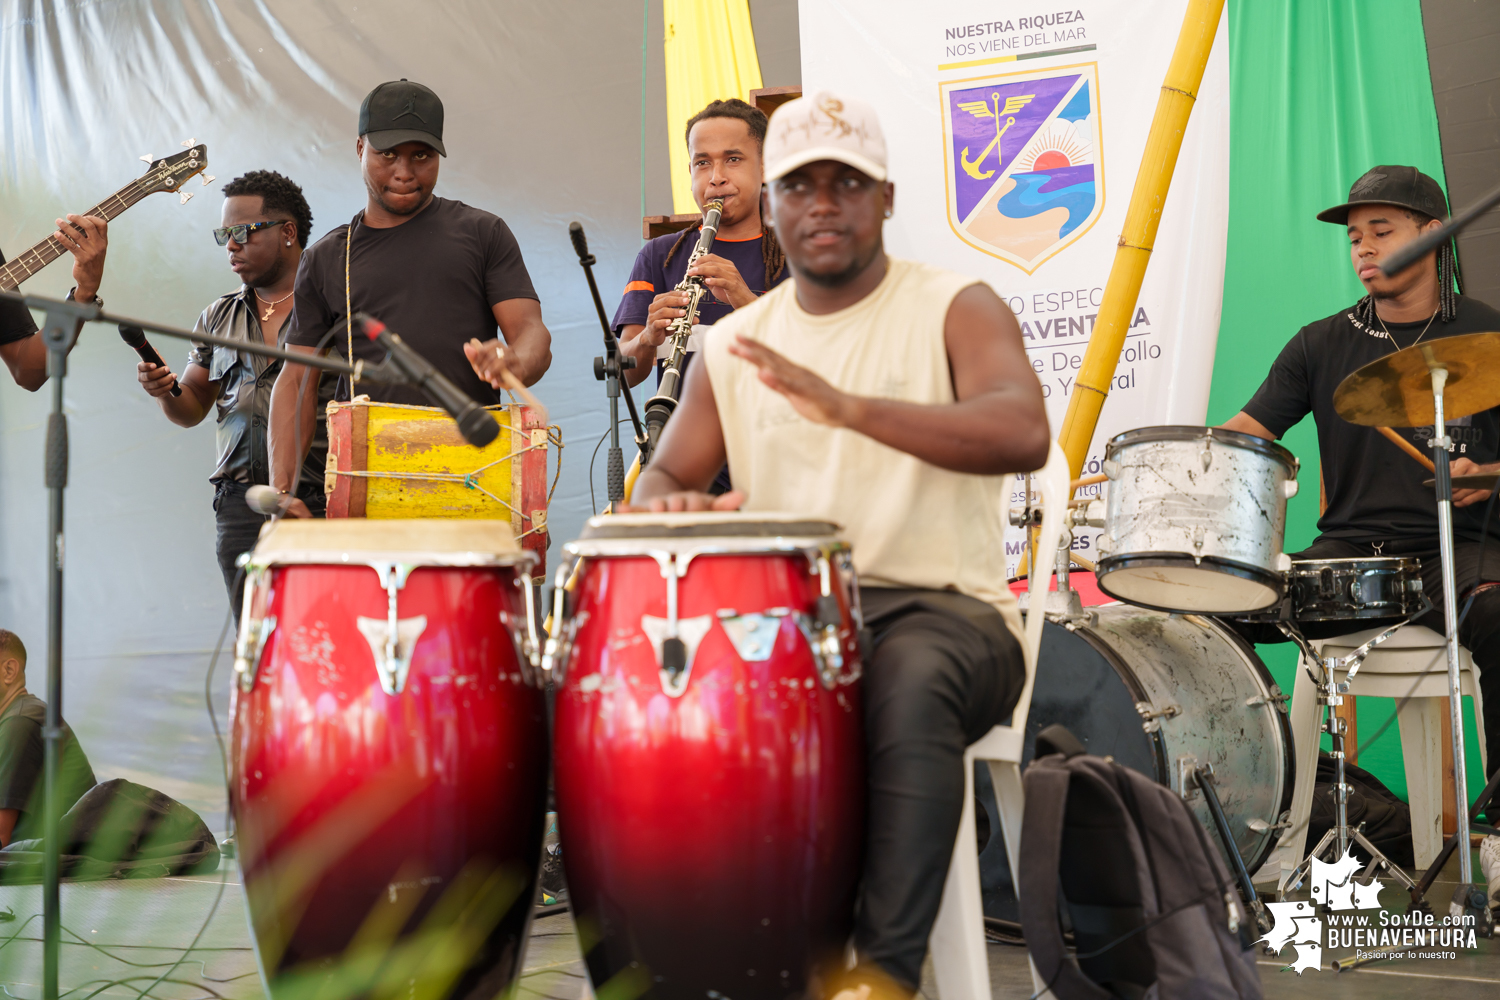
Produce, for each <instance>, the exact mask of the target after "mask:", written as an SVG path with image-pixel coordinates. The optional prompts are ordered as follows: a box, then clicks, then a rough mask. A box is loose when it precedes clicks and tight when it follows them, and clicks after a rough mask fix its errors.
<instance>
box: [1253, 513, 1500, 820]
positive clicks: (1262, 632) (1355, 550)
mask: <svg viewBox="0 0 1500 1000" xmlns="http://www.w3.org/2000/svg"><path fill="white" fill-rule="evenodd" d="M1480 548H1481V546H1480V543H1479V542H1467V541H1462V540H1460V541H1458V542H1457V543H1456V544H1455V545H1454V546H1453V564H1454V574H1453V578H1454V581H1455V582H1456V583H1457V584H1458V607H1457V612H1458V614H1460V615H1462V614H1463V612H1464V604H1465V602H1466V600H1467V598H1468V596H1469V594H1470V593H1471V592H1473V591H1474V589H1475V587H1477V586H1478V585H1480V584H1484V583H1500V540H1497V539H1491V540H1490V543H1489V544H1488V545H1485V546H1483V548H1484V553H1483V557H1484V566H1483V567H1481V566H1480V564H1479V560H1480V551H1479V550H1480ZM1374 556H1404V557H1406V558H1415V559H1420V560H1421V561H1422V589H1423V591H1424V592H1425V593H1426V594H1427V596H1428V598H1429V599H1431V601H1432V606H1433V607H1432V611H1430V612H1428V613H1427V614H1425V615H1423V616H1422V617H1421V618H1419V619H1417V623H1418V624H1420V625H1425V626H1426V627H1427V628H1430V629H1432V630H1433V631H1434V632H1437V633H1438V634H1439V635H1441V634H1443V632H1444V625H1443V601H1444V598H1445V597H1446V595H1445V594H1444V593H1443V567H1442V561H1441V559H1440V558H1439V555H1438V548H1437V539H1436V538H1433V539H1431V540H1428V539H1400V538H1396V539H1391V540H1390V541H1387V542H1384V543H1381V544H1379V546H1378V551H1377V547H1376V546H1374V545H1371V544H1370V543H1369V542H1348V541H1344V540H1342V539H1338V538H1321V537H1320V538H1318V539H1317V540H1316V541H1314V542H1313V543H1312V545H1311V546H1310V547H1309V548H1307V549H1306V550H1304V551H1302V552H1297V553H1293V555H1292V558H1293V559H1294V560H1295V559H1369V558H1372V557H1374ZM1225 624H1227V625H1229V626H1230V627H1231V628H1233V629H1235V630H1236V631H1238V632H1239V633H1240V634H1241V635H1243V636H1245V638H1247V639H1249V640H1250V641H1251V642H1287V641H1288V640H1287V638H1286V636H1284V635H1282V634H1281V631H1280V630H1279V629H1277V628H1276V627H1275V626H1273V625H1263V624H1259V623H1256V624H1250V623H1246V622H1232V621H1226V622H1225ZM1369 627H1370V623H1368V622H1350V623H1349V627H1348V628H1345V629H1342V630H1341V631H1334V630H1332V629H1330V628H1328V627H1327V625H1326V624H1325V626H1324V628H1323V629H1322V630H1321V631H1320V633H1319V636H1318V637H1319V638H1331V637H1332V636H1334V635H1347V634H1349V633H1350V632H1363V631H1364V630H1365V629H1367V628H1369ZM1458 641H1459V643H1460V644H1461V645H1462V646H1463V647H1464V648H1465V649H1467V650H1468V651H1469V654H1470V655H1471V656H1472V657H1473V658H1474V665H1475V666H1476V667H1478V668H1479V691H1480V694H1481V695H1482V696H1483V698H1484V739H1485V748H1486V758H1487V763H1488V765H1489V767H1488V769H1487V770H1488V771H1489V773H1488V774H1486V775H1485V777H1486V778H1490V777H1493V776H1494V774H1495V771H1496V769H1497V768H1500V587H1490V588H1486V589H1483V590H1480V591H1478V593H1475V594H1474V603H1473V605H1472V606H1471V607H1470V608H1469V613H1468V615H1467V616H1466V617H1465V618H1464V620H1463V624H1461V625H1460V626H1459V629H1458ZM1489 815H1491V816H1493V815H1494V812H1493V811H1491V812H1490V813H1489Z"/></svg>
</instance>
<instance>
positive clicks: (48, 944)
mask: <svg viewBox="0 0 1500 1000" xmlns="http://www.w3.org/2000/svg"><path fill="white" fill-rule="evenodd" d="M0 299H6V300H10V301H15V302H21V303H24V304H25V305H26V306H27V308H30V309H35V310H38V311H41V312H45V313H46V319H45V320H44V321H43V324H42V329H41V334H40V335H41V338H42V343H43V344H44V345H46V348H47V376H48V378H50V379H51V380H52V412H51V414H50V415H49V416H48V418H47V446H46V475H45V483H46V487H47V493H48V496H47V553H48V554H47V720H46V723H45V725H43V727H42V789H43V791H42V810H43V815H42V997H43V998H44V1000H57V996H58V986H57V971H58V955H59V949H60V945H61V942H62V933H61V932H62V913H61V909H60V889H59V877H60V874H61V872H60V847H61V845H60V844H59V842H58V835H59V826H60V822H61V818H62V816H61V810H59V809H58V806H59V805H60V802H59V801H58V787H57V779H58V773H59V764H60V761H59V759H58V754H59V751H60V749H61V747H60V743H61V740H62V643H63V557H64V551H65V550H64V543H63V539H64V535H63V491H64V490H65V489H66V488H67V485H68V418H67V415H66V414H65V413H64V412H63V380H64V378H66V377H67V374H68V352H69V351H71V350H72V349H73V345H74V344H75V343H77V341H78V334H79V333H80V332H81V331H82V329H83V324H84V323H123V324H126V325H130V326H138V327H141V328H142V329H146V330H151V331H152V332H154V333H160V334H163V335H165V336H168V337H178V338H181V339H183V340H197V341H202V342H205V343H209V344H217V345H220V346H223V347H232V348H234V349H235V350H239V351H245V352H248V353H250V354H259V355H262V356H264V357H268V358H280V359H282V360H283V361H291V362H294V363H296V364H299V365H307V366H308V367H311V368H321V369H323V370H324V371H332V372H338V373H339V374H341V375H348V376H349V377H350V380H351V381H358V380H359V379H360V378H361V377H362V376H363V375H365V374H367V373H368V374H369V375H370V376H371V377H375V376H376V375H377V374H378V376H379V378H380V380H381V381H404V380H405V379H404V377H403V376H402V375H401V374H400V373H398V372H396V371H394V370H393V368H392V366H391V365H390V364H389V363H388V362H382V363H381V364H380V365H377V366H372V367H370V368H369V369H368V372H367V371H366V368H365V364H364V362H363V361H356V362H355V363H354V364H352V365H349V364H345V363H344V362H342V361H333V360H330V359H328V358H323V357H318V356H316V355H309V354H296V353H293V352H291V351H283V350H281V349H280V348H276V347H270V346H268V345H264V344H254V343H250V342H249V341H243V340H230V339H228V338H227V337H214V336H209V335H207V334H202V333H194V332H193V331H191V330H183V329H180V328H177V327H170V326H162V325H160V324H157V323H147V322H145V321H143V320H138V319H130V318H129V317H126V316H116V315H114V314H112V313H106V312H104V311H103V310H102V309H100V308H99V307H98V306H97V305H91V304H89V303H84V302H72V301H69V300H66V299H53V298H47V297H45V296H41V295H22V294H21V293H19V292H7V291H0ZM393 376H394V377H393Z"/></svg>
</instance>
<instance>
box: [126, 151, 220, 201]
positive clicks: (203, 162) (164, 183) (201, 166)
mask: <svg viewBox="0 0 1500 1000" xmlns="http://www.w3.org/2000/svg"><path fill="white" fill-rule="evenodd" d="M183 145H184V146H187V147H188V148H187V149H185V150H184V151H182V152H181V153H174V154H172V155H171V156H164V157H162V158H161V159H156V158H154V157H151V156H149V155H147V156H143V157H141V159H143V160H145V161H146V162H147V163H148V164H150V165H149V166H148V167H147V168H146V176H144V177H142V178H141V179H140V180H139V181H137V182H136V183H138V184H140V185H142V186H143V187H144V190H143V192H142V193H143V194H155V193H156V192H158V191H177V192H180V193H181V196H182V197H181V201H182V203H183V204H187V200H188V199H189V198H191V197H192V195H191V194H190V193H188V192H187V191H183V190H182V188H183V186H184V185H185V184H186V183H187V182H188V181H189V180H190V179H192V178H193V177H195V176H197V175H198V174H201V173H203V172H204V171H205V170H207V169H208V146H206V145H205V144H203V143H201V142H199V141H198V140H196V139H189V140H188V141H187V142H184V143H183ZM211 180H213V178H212V177H207V176H205V177H204V178H203V183H204V184H207V183H208V182H209V181H211Z"/></svg>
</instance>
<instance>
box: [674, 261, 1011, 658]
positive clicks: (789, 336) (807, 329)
mask: <svg viewBox="0 0 1500 1000" xmlns="http://www.w3.org/2000/svg"><path fill="white" fill-rule="evenodd" d="M976 283H977V282H976V279H974V278H969V277H965V276H964V275H961V274H955V273H953V272H952V271H945V270H942V269H941V268H936V267H930V266H928V265H926V264H920V263H916V262H914V261H907V260H897V259H894V258H893V259H891V260H890V261H889V264H888V267H887V270H886V274H885V277H884V278H883V279H882V280H881V282H880V284H879V285H878V286H877V287H876V288H875V290H874V291H873V292H871V293H870V294H869V295H867V296H865V298H863V299H861V300H860V301H859V302H857V303H855V304H854V305H852V306H850V307H849V308H847V309H842V310H840V311H838V312H836V313H831V314H828V315H824V316H814V315H812V314H811V313H808V312H806V311H805V310H804V309H803V308H802V307H801V306H800V305H798V303H797V295H796V282H795V281H787V282H783V283H782V284H781V285H780V286H778V287H777V288H775V289H773V290H772V291H770V292H767V293H766V294H765V295H763V296H762V297H761V298H760V300H759V301H757V302H755V303H753V304H751V305H749V306H746V307H745V308H743V309H737V310H735V311H734V312H732V313H730V314H729V315H728V316H726V317H725V318H724V319H721V320H719V322H718V323H715V324H714V325H713V326H712V327H710V328H709V329H708V331H707V336H706V337H705V344H704V351H703V357H704V359H705V360H706V362H707V365H708V374H709V380H710V382H711V384H712V385H713V391H714V400H715V402H716V403H717V405H718V410H719V422H720V424H721V425H722V426H723V429H724V443H725V446H726V448H727V449H728V453H729V472H730V475H731V477H732V478H733V481H734V488H735V489H737V490H743V491H744V492H745V493H746V494H747V499H746V501H745V505H744V509H745V510H778V511H795V512H796V513H799V514H806V515H808V516H811V517H818V518H823V519H826V520H830V521H836V522H837V523H839V524H841V525H843V526H844V537H845V538H847V539H848V540H849V542H850V543H851V545H852V546H853V549H854V564H855V568H856V569H857V570H858V572H859V580H860V583H861V584H863V585H865V586H875V587H921V588H926V589H931V590H956V591H958V592H960V593H963V594H968V595H969V596H971V597H976V598H978V599H979V600H981V601H984V602H986V603H988V604H990V605H993V606H994V607H995V608H996V610H998V611H999V612H1000V613H1001V615H1002V616H1004V618H1005V622H1006V625H1007V626H1009V627H1010V630H1011V631H1012V632H1013V633H1014V634H1015V635H1016V636H1017V638H1018V639H1019V638H1020V637H1021V635H1022V627H1021V616H1020V613H1019V611H1018V610H1017V607H1016V600H1015V597H1014V596H1013V595H1012V594H1011V592H1010V589H1009V588H1008V587H1007V586H1006V583H1005V538H1004V532H1005V529H1004V525H1003V519H1004V517H1005V507H1004V503H1005V498H1006V496H1007V489H1008V486H1009V484H1008V482H1007V477H1004V476H977V475H972V474H968V473H962V472H950V471H948V470H946V469H941V468H938V467H937V466H935V465H931V464H929V463H927V462H924V461H922V460H921V459H920V458H917V457H916V456H914V455H908V454H906V453H905V452H902V451H897V450H896V449H895V448H891V447H888V446H887V445H884V444H881V443H879V442H878V441H876V440H874V439H873V438H869V437H866V436H865V435H863V434H860V433H858V432H856V431H852V430H846V429H835V428H832V427H827V426H824V425H822V424H817V423H813V422H812V421H810V420H806V419H804V418H803V417H801V416H799V415H798V414H797V412H796V410H794V409H792V405H791V404H790V403H789V402H787V400H786V398H785V397H783V396H782V395H781V394H780V393H778V392H775V391H774V390H772V389H769V388H767V387H766V386H765V384H764V383H762V382H761V381H760V379H759V378H758V377H757V375H756V372H757V369H756V368H755V366H754V365H752V364H750V362H748V361H744V360H742V359H740V358H737V357H735V356H734V355H732V354H730V353H729V345H730V344H731V343H733V341H734V337H735V335H736V334H742V335H744V336H746V337H750V338H753V339H755V340H758V341H761V342H762V343H764V344H765V345H766V346H767V347H770V348H771V349H772V350H774V351H776V352H777V353H779V354H781V355H782V356H783V357H785V358H787V359H788V360H790V361H792V362H794V363H795V364H798V365H801V366H803V367H805V368H808V369H810V370H812V371H814V372H817V373H818V374H819V375H820V376H822V377H823V378H824V379H826V380H827V381H828V382H829V383H831V384H832V385H834V386H836V387H837V388H839V389H842V390H843V391H845V392H849V393H854V394H856V395H861V396H876V397H882V398H886V399H898V400H902V401H905V402H908V403H920V404H925V405H929V406H940V405H943V404H946V403H952V402H954V395H953V383H952V378H951V376H950V374H949V369H948V351H947V346H946V344H945V343H944V340H943V325H944V322H945V320H946V319H947V315H948V306H949V305H950V304H951V303H952V301H953V298H954V296H956V295H957V294H958V293H959V292H960V291H962V290H963V289H965V288H967V287H969V286H970V285H973V284H976Z"/></svg>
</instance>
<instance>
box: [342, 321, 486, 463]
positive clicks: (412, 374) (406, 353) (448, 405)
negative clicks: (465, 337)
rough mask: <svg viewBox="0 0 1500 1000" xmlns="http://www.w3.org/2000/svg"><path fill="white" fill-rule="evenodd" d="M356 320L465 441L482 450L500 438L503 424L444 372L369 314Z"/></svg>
mask: <svg viewBox="0 0 1500 1000" xmlns="http://www.w3.org/2000/svg"><path fill="white" fill-rule="evenodd" d="M354 321H355V322H356V323H358V324H359V328H360V329H361V330H363V331H364V334H365V336H366V337H369V338H370V339H371V340H373V341H375V342H376V343H378V344H379V345H380V346H381V347H384V348H385V349H386V351H387V352H389V354H390V356H391V363H392V364H394V365H395V366H396V368H397V370H398V371H400V372H401V374H403V375H405V376H406V377H407V379H408V380H409V381H410V382H411V383H412V384H413V385H415V386H416V387H417V388H419V389H421V390H422V391H423V392H424V393H426V394H427V398H428V399H430V400H432V401H433V402H434V403H436V404H438V405H439V406H441V407H442V408H443V409H445V410H447V411H448V415H449V416H450V417H452V418H453V419H454V420H455V421H456V422H457V423H458V430H459V433H460V434H462V435H463V436H464V440H465V441H467V442H469V443H470V444H472V445H473V446H474V447H476V448H483V447H484V446H485V445H487V444H489V443H490V442H491V441H493V440H495V438H497V437H499V436H500V424H499V422H498V421H496V420H495V418H494V416H493V415H491V414H490V413H489V412H488V411H487V410H485V409H484V408H483V407H481V406H480V405H479V404H478V403H476V402H474V401H473V400H472V399H470V398H469V397H468V396H466V395H465V394H464V392H463V390H462V389H460V388H459V387H458V386H456V385H454V384H453V383H452V382H450V381H448V380H447V379H446V378H444V377H443V375H442V373H441V372H439V371H438V370H437V369H436V368H434V367H432V364H431V363H430V362H429V361H428V360H427V359H426V358H424V357H422V355H420V354H418V353H417V352H416V351H414V350H412V349H411V348H410V347H407V346H406V342H405V341H403V340H402V339H401V338H400V337H398V336H397V335H396V334H394V333H392V332H391V331H390V328H388V327H387V326H386V325H385V324H384V323H382V322H380V320H378V319H376V318H375V317H373V316H370V315H368V314H366V313H355V314H354Z"/></svg>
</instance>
